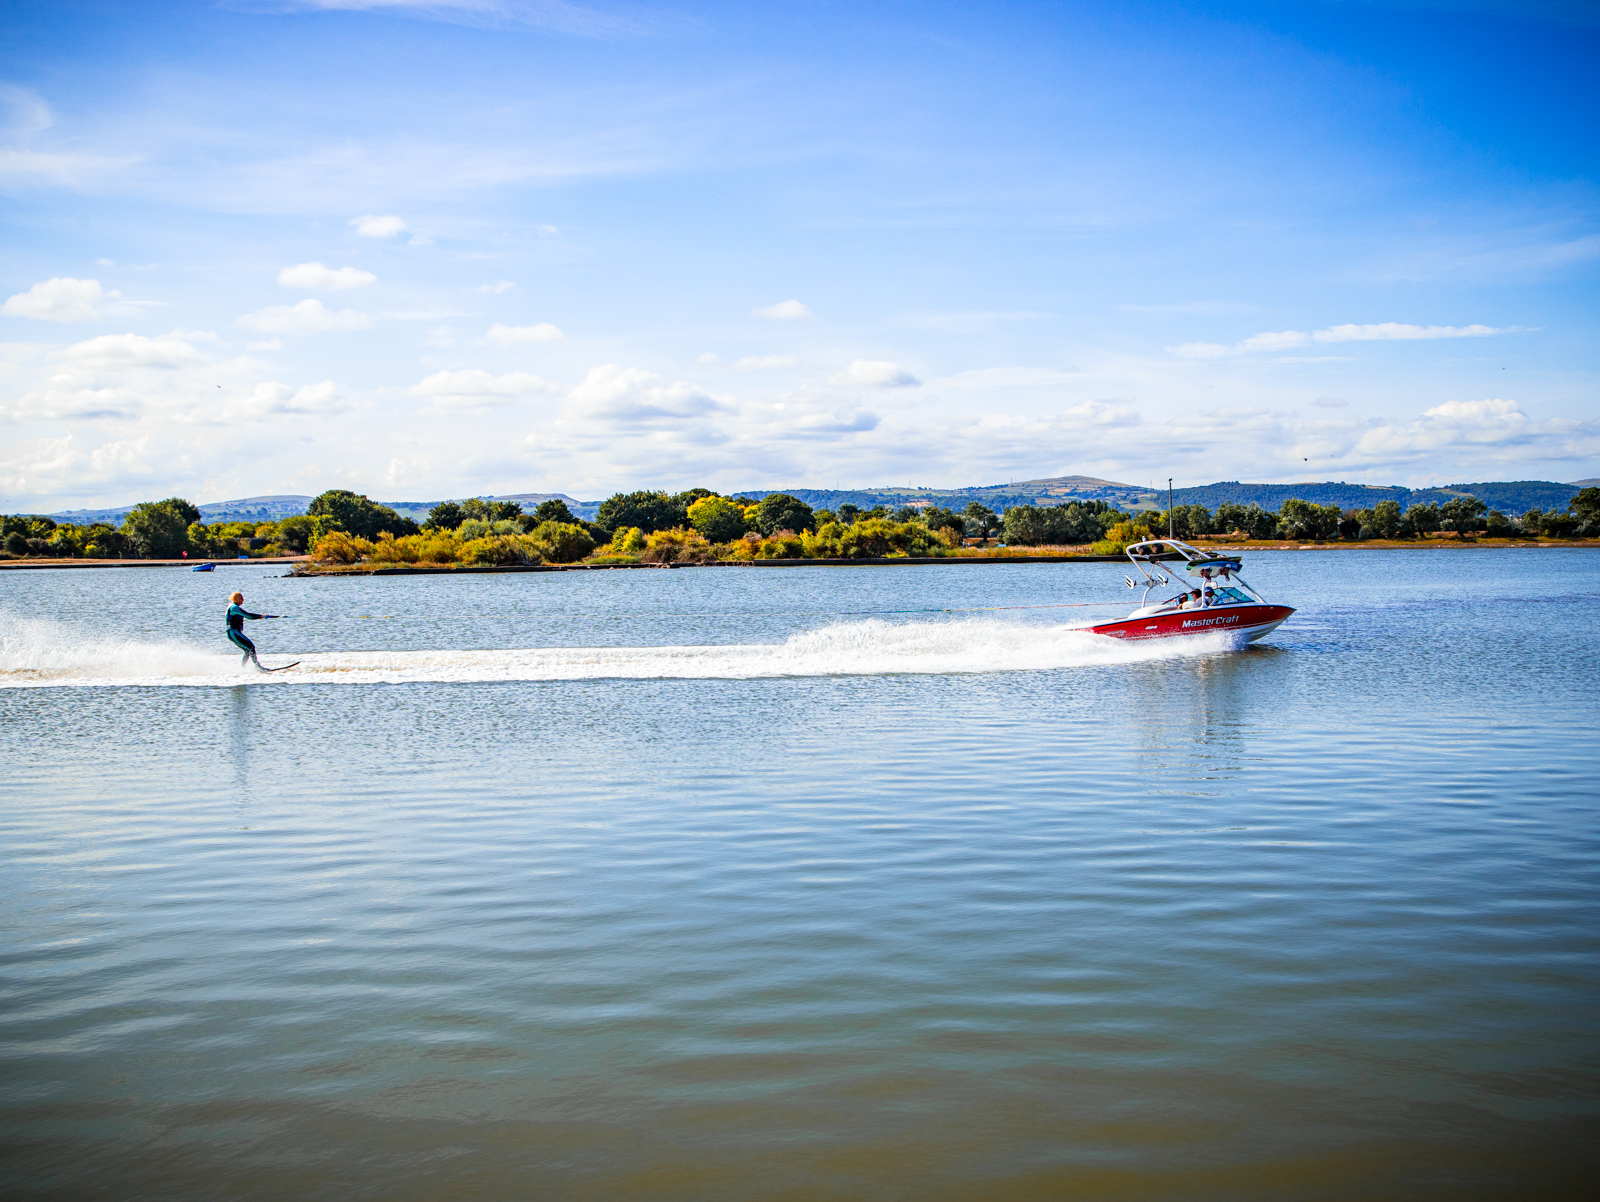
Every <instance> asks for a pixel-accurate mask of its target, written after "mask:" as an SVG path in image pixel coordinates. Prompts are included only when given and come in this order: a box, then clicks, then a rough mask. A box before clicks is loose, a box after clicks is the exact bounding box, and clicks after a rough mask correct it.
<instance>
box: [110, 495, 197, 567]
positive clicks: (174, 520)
mask: <svg viewBox="0 0 1600 1202" xmlns="http://www.w3.org/2000/svg"><path fill="white" fill-rule="evenodd" d="M199 520H200V510H199V509H197V508H196V507H195V506H194V505H192V504H191V503H190V502H188V501H185V500H184V499H183V498H182V497H168V498H167V499H166V500H165V501H142V502H140V503H139V504H138V505H135V506H134V507H133V509H132V511H131V512H130V513H129V514H128V516H127V517H126V518H124V519H123V521H122V532H123V534H125V535H126V536H127V538H128V541H129V542H131V543H132V544H133V546H134V549H135V550H136V551H137V552H138V553H139V556H140V558H142V559H176V558H178V556H180V555H182V554H183V553H184V552H185V551H187V550H188V549H189V526H190V524H191V523H193V522H198V521H199Z"/></svg>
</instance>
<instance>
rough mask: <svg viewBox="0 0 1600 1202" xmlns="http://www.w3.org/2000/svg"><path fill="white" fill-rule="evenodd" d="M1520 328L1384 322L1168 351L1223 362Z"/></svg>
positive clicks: (1256, 336)
mask: <svg viewBox="0 0 1600 1202" xmlns="http://www.w3.org/2000/svg"><path fill="white" fill-rule="evenodd" d="M1520 332H1521V327H1519V326H1501V327H1498V328H1497V327H1495V326H1485V325H1470V326H1417V325H1407V324H1405V323H1403V322H1397V321H1382V322H1376V323H1373V324H1370V325H1340V326H1329V327H1328V328H1327V329H1324V330H1313V331H1312V332H1310V333H1306V332H1305V331H1303V330H1280V331H1277V332H1270V331H1269V332H1267V333H1263V334H1254V335H1252V336H1251V337H1249V338H1246V339H1245V340H1244V341H1242V342H1235V343H1233V344H1232V345H1227V344H1224V343H1220V342H1185V343H1183V344H1182V345H1181V346H1170V347H1168V348H1167V350H1168V351H1169V352H1170V353H1172V354H1174V355H1178V356H1180V357H1182V358H1185V359H1221V358H1225V357H1228V356H1232V355H1247V354H1250V353H1251V352H1253V351H1279V350H1285V349H1288V348H1291V347H1300V346H1311V345H1312V344H1314V343H1334V342H1415V341H1423V340H1432V339H1438V338H1487V337H1490V336H1492V335H1495V334H1515V333H1520Z"/></svg>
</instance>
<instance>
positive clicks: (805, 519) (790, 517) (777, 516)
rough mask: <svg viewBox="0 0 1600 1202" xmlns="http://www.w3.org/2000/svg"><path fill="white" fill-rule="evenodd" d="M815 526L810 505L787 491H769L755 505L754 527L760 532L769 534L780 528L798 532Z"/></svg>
mask: <svg viewBox="0 0 1600 1202" xmlns="http://www.w3.org/2000/svg"><path fill="white" fill-rule="evenodd" d="M816 528H817V523H816V517H815V515H814V514H813V513H812V512H811V506H809V505H807V504H806V503H805V502H804V501H802V500H800V499H799V498H798V497H791V496H790V495H789V494H788V493H785V492H775V493H771V494H769V495H768V496H765V497H763V498H762V499H761V503H760V504H759V505H757V506H756V529H757V530H759V531H761V533H762V534H765V535H768V536H771V535H773V534H776V533H777V532H778V531H780V530H793V531H794V532H795V533H796V534H799V533H800V532H801V531H804V530H815V529H816Z"/></svg>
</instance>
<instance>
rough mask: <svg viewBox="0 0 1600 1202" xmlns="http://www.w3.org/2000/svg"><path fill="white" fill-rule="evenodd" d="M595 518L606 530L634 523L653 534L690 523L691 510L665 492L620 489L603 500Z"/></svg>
mask: <svg viewBox="0 0 1600 1202" xmlns="http://www.w3.org/2000/svg"><path fill="white" fill-rule="evenodd" d="M596 517H597V520H598V521H599V524H600V525H602V526H604V527H605V528H606V529H607V530H619V529H621V528H622V527H624V526H633V527H636V528H638V529H640V530H643V531H644V532H645V533H646V534H654V533H655V532H656V531H658V530H676V529H678V528H679V527H680V526H683V525H685V524H687V523H688V521H689V511H688V508H687V507H686V506H684V505H680V504H679V503H678V502H677V501H676V500H674V499H673V498H672V497H669V496H668V495H667V494H666V493H664V492H630V493H620V492H619V493H617V494H616V495H615V496H611V497H607V498H606V499H605V500H604V501H601V502H600V512H599V513H598V514H597V515H596Z"/></svg>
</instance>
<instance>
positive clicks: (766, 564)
mask: <svg viewBox="0 0 1600 1202" xmlns="http://www.w3.org/2000/svg"><path fill="white" fill-rule="evenodd" d="M1195 545H1196V546H1199V547H1203V548H1204V549H1207V550H1213V551H1219V552H1229V553H1234V554H1244V553H1250V552H1260V551H1422V550H1429V551H1435V550H1437V551H1451V550H1453V551H1471V550H1478V551H1504V550H1527V551H1533V550H1567V551H1579V550H1594V549H1596V548H1600V539H1564V540H1561V541H1553V542H1525V541H1519V540H1510V539H1507V540H1505V541H1495V542H1486V541H1483V540H1480V539H1460V540H1458V539H1442V538H1436V539H1419V540H1415V541H1401V540H1398V539H1394V540H1379V539H1372V540H1369V541H1367V542H1360V543H1345V542H1327V543H1291V542H1271V543H1253V542H1243V543H1240V542H1232V543H1228V542H1211V541H1209V540H1202V541H1201V542H1198V543H1196V544H1195ZM997 552H998V553H997ZM1125 560H1126V557H1125V556H1123V555H1094V554H1090V553H1082V554H1058V555H1048V554H1046V555H1020V554H1009V553H1006V552H1005V551H1004V550H1000V549H996V550H995V551H975V552H974V551H969V552H966V553H959V552H958V553H957V554H954V555H938V556H925V557H919V558H916V559H911V558H904V557H887V556H886V557H880V558H867V559H713V560H711V561H709V562H707V563H539V564H504V565H493V564H488V565H477V564H471V565H465V564H464V565H454V564H438V565H432V566H422V565H418V564H384V565H376V564H348V565H345V564H340V565H337V566H333V567H326V568H324V567H313V566H311V557H310V556H308V555H284V556H273V557H270V558H264V559H214V560H203V559H202V560H194V559H4V560H0V571H8V570H11V571H43V570H46V569H49V568H75V569H82V568H189V569H193V568H194V567H195V566H196V565H197V564H201V563H211V564H213V565H214V566H215V567H218V568H226V567H249V566H251V565H257V564H271V565H276V566H282V565H285V564H288V565H293V566H295V567H296V568H299V567H301V565H304V566H305V568H308V569H309V570H292V571H290V572H288V573H287V574H286V575H285V576H284V577H282V579H292V580H305V579H311V578H313V577H324V576H440V575H450V574H464V575H478V574H483V573H501V572H609V571H617V570H620V571H638V570H642V569H659V568H668V569H675V568H864V567H871V568H878V567H931V566H937V565H940V564H1006V563H1122V562H1125Z"/></svg>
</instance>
